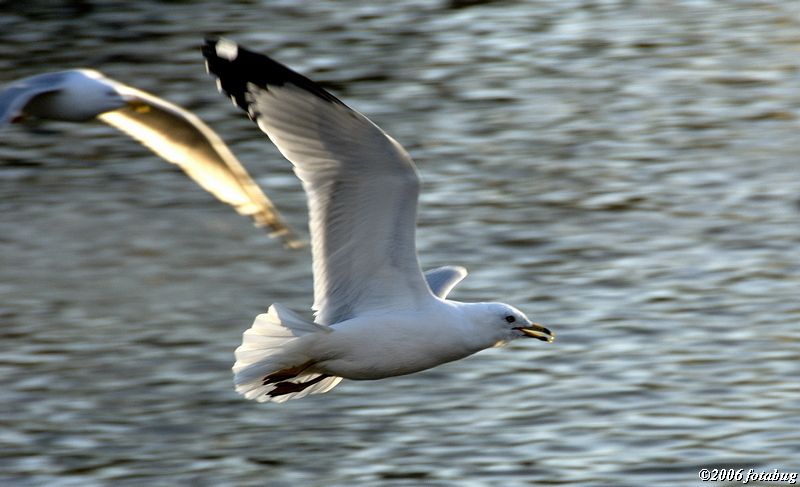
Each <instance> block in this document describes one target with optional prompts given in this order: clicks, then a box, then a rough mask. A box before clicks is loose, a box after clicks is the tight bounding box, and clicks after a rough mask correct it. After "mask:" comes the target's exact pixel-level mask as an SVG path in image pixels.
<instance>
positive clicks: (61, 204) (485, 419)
mask: <svg viewBox="0 0 800 487" xmlns="http://www.w3.org/2000/svg"><path fill="white" fill-rule="evenodd" d="M10 4H11V5H12V6H13V8H14V9H16V11H13V10H12V6H9V5H8V4H6V5H5V6H0V9H3V10H1V11H0V41H1V42H0V73H2V74H0V77H2V78H1V79H0V82H3V83H5V82H6V81H9V80H11V79H16V78H20V77H23V76H27V75H32V74H37V73H40V72H43V71H48V70H55V69H64V68H71V67H79V66H88V67H94V68H98V69H100V70H102V71H104V72H105V73H106V74H108V75H109V76H111V77H113V78H116V79H118V80H120V81H122V82H125V83H129V84H132V85H134V86H136V87H139V88H142V89H145V90H148V91H151V92H154V93H156V94H158V95H160V96H163V97H165V98H167V99H169V100H172V101H174V102H177V103H180V104H182V105H184V106H186V107H187V108H189V109H191V110H194V111H196V112H197V113H198V114H199V115H200V116H201V117H202V118H204V119H205V120H206V121H207V122H209V123H210V124H211V125H212V126H213V127H214V128H215V129H217V130H218V131H219V133H220V135H221V136H222V137H223V139H225V140H226V141H227V142H228V143H229V144H230V145H231V148H232V149H233V151H234V152H235V153H236V154H237V155H238V156H239V157H240V159H241V160H242V162H243V163H244V164H245V165H246V166H247V167H248V168H249V169H250V170H251V172H252V173H253V175H254V176H255V177H256V178H257V179H258V180H259V182H260V183H261V184H262V185H263V186H264V188H265V190H266V191H267V193H268V194H269V195H270V196H271V197H272V198H273V199H274V200H275V202H276V203H277V204H278V205H279V207H280V208H281V210H282V211H283V212H284V213H285V215H286V216H287V218H288V220H289V221H290V222H292V223H293V224H294V225H295V226H297V227H298V228H301V229H302V228H303V227H304V225H305V221H306V215H305V202H304V197H303V194H302V190H301V188H300V185H299V183H298V182H297V181H296V180H295V178H294V176H293V175H292V173H291V171H290V169H289V165H288V163H287V162H286V161H284V160H283V159H282V158H281V157H280V156H279V155H278V154H277V152H276V151H275V150H274V149H273V148H272V147H271V145H270V144H269V143H268V141H267V140H266V138H265V137H264V136H263V135H262V134H261V133H260V132H259V131H258V130H257V129H256V127H255V126H253V125H252V124H251V123H250V122H249V121H248V120H246V118H245V117H244V116H243V114H242V113H240V112H239V111H237V110H235V109H234V108H233V107H232V106H231V105H230V103H229V102H228V101H227V100H225V98H224V97H222V96H221V95H219V94H218V93H217V92H216V89H215V86H214V82H213V80H212V79H211V78H209V77H208V76H206V74H205V71H204V67H203V63H202V59H201V56H200V54H199V49H198V46H199V44H200V42H201V38H202V37H203V35H209V34H210V35H226V36H229V37H231V38H233V39H235V40H237V41H239V42H241V43H244V44H246V45H248V46H249V47H251V48H253V49H256V50H260V51H264V52H268V53H270V54H272V55H274V56H275V57H277V58H278V59H280V60H282V61H284V62H286V63H288V64H289V65H291V66H293V67H295V68H297V69H299V70H300V71H302V72H304V73H306V74H308V75H310V76H311V77H313V78H315V79H317V80H320V81H323V82H325V83H326V84H327V86H329V87H330V88H331V89H332V90H334V92H335V93H336V94H338V95H339V96H340V97H341V98H343V99H344V100H345V101H347V102H348V103H349V104H350V105H351V106H353V107H355V108H357V109H358V110H360V111H362V112H364V113H366V114H367V115H368V116H370V117H371V118H372V119H373V120H374V121H375V122H376V123H378V124H379V125H381V126H382V127H383V128H384V129H385V130H386V131H388V132H389V133H390V134H392V135H393V136H394V137H395V138H397V139H398V140H399V141H400V142H401V143H403V144H404V145H405V147H406V148H407V149H408V150H409V152H410V153H411V154H412V155H413V156H414V157H415V159H416V161H417V163H418V166H419V169H420V172H421V174H422V177H423V180H424V187H423V190H424V193H423V195H422V198H421V205H420V230H419V232H418V233H419V243H418V247H419V251H420V255H421V259H422V262H423V264H424V265H425V267H434V266H438V265H443V264H461V265H464V266H466V267H468V268H469V269H470V271H471V274H470V276H469V277H468V278H467V280H466V281H464V282H463V283H462V284H461V285H460V286H459V287H458V288H457V289H456V291H455V293H454V297H455V298H456V299H460V300H465V301H470V300H487V299H492V300H495V299H499V300H503V301H507V302H510V303H512V304H514V305H516V306H517V307H519V308H521V309H523V310H524V311H525V312H526V313H527V314H528V315H529V316H531V317H532V318H534V319H535V320H537V321H540V322H542V323H545V324H547V325H548V326H549V327H551V328H552V329H553V330H554V331H555V332H556V333H557V340H556V342H555V343H553V344H549V345H548V344H543V343H541V342H538V341H533V340H530V341H522V342H515V343H514V344H513V345H512V346H510V347H507V348H505V349H493V350H489V351H485V352H482V353H480V354H478V355H476V356H474V357H471V358H469V359H467V360H464V361H460V362H455V363H452V364H448V365H445V366H442V367H439V368H437V369H434V370H431V371H428V372H424V373H420V374H416V375H412V376H407V377H400V378H395V379H388V380H383V381H377V382H352V381H347V382H345V383H343V384H342V385H340V386H339V387H337V388H336V389H334V390H333V391H331V392H330V393H328V394H325V395H320V396H314V397H309V398H306V399H303V400H300V401H294V402H289V403H286V404H284V405H259V404H256V403H253V402H248V401H245V400H242V399H240V398H239V397H238V396H237V395H236V394H235V393H234V392H233V390H232V384H231V375H230V370H229V369H230V366H231V363H232V351H233V349H234V348H235V347H236V346H237V345H238V343H239V340H240V334H241V333H242V331H243V330H244V329H246V328H247V327H248V326H249V325H250V323H251V321H252V318H253V317H254V316H255V315H256V314H257V313H259V312H261V311H263V310H264V309H265V308H266V307H267V306H268V305H269V304H270V303H272V302H276V301H277V302H282V303H284V304H287V305H289V306H291V307H293V308H294V309H297V310H307V309H308V307H309V305H310V303H311V273H310V259H309V255H308V253H307V251H299V252H289V251H286V250H283V249H282V248H281V247H280V245H279V244H278V243H277V242H276V241H274V240H268V239H267V238H266V237H265V236H264V234H263V232H261V231H260V230H258V229H255V228H253V227H252V226H251V225H250V223H249V222H248V221H247V220H246V219H244V218H241V217H239V216H237V215H236V214H235V213H234V212H233V211H232V210H230V209H229V208H227V207H224V206H222V205H220V204H218V203H217V202H216V201H214V200H213V199H212V198H211V197H209V196H208V195H207V194H206V193H204V192H203V191H202V190H200V189H198V188H197V187H196V186H195V185H194V184H193V183H192V182H190V181H189V180H188V179H186V178H184V177H183V176H182V174H181V173H180V172H179V171H178V170H177V169H176V168H174V167H172V166H170V165H168V164H166V163H164V162H162V161H161V160H160V159H158V158H156V157H155V156H153V155H152V154H151V153H150V152H149V151H147V150H146V149H144V148H142V147H140V146H139V145H137V144H136V143H135V142H133V141H131V140H129V139H127V138H126V137H125V136H123V135H121V134H118V133H117V132H115V131H114V130H113V129H111V128H109V127H106V126H103V125H102V124H100V123H93V124H85V125H73V124H63V123H48V124H45V125H43V126H39V127H25V126H22V127H20V126H15V127H12V128H10V129H7V130H5V131H3V132H2V133H0V245H2V252H0V320H2V323H1V324H0V343H1V344H2V345H1V346H0V380H1V381H2V389H3V390H2V394H0V484H2V485H4V486H5V485H9V486H55V487H61V486H81V487H84V486H90V487H91V486H100V485H114V486H138V485H148V486H176V485H193V486H258V485H267V486H290V485H291V486H297V485H308V486H352V485H382V486H417V485H426V486H459V487H460V486H484V485H502V486H520V485H580V486H599V485H604V486H612V485H613V486H642V485H664V486H676V485H695V484H700V482H699V480H698V477H697V474H698V471H699V469H701V468H704V467H707V468H718V467H726V468H735V469H739V468H743V469H745V470H747V469H749V468H754V469H756V470H759V471H760V470H771V469H774V468H778V469H780V470H781V471H786V472H791V471H794V472H797V471H800V460H798V459H800V432H799V431H798V424H800V421H799V420H800V418H799V416H800V381H799V380H798V377H800V362H799V361H798V355H799V354H798V351H799V349H800V328H798V322H800V299H798V294H800V293H799V291H800V277H798V275H799V274H800V226H798V217H800V207H799V206H798V205H799V199H800V191H798V190H800V118H799V117H800V47H798V46H800V15H798V13H799V11H798V6H797V4H796V2H795V0H783V1H778V0H772V1H758V2H756V1H752V2H748V1H727V0H725V1H723V0H719V1H711V0H708V1H704V0H697V1H658V0H642V1H621V0H620V1H599V0H598V1H579V0H562V1H559V2H546V1H529V2H506V1H497V2H490V3H486V4H484V5H477V6H472V7H467V8H452V6H448V5H447V4H446V3H444V2H428V1H405V2H392V3H391V4H387V5H375V6H364V5H363V4H362V3H361V2H355V1H353V2H334V1H329V2H305V3H302V4H301V3H300V2H293V1H276V2H266V1H265V2H254V1H249V2H229V3H228V2H209V1H204V2H169V3H166V4H157V3H155V2H135V3H133V2H131V5H129V6H126V5H125V4H124V3H121V2H91V1H86V2H64V5H65V7H64V8H63V9H61V10H57V9H53V8H51V7H47V6H46V5H48V3H46V2H37V1H30V2H10ZM95 4H97V5H95ZM100 4H105V5H106V6H100ZM703 485H708V484H703ZM714 485H724V484H722V483H716V484H714ZM728 485H738V483H736V482H734V483H730V484H728ZM749 485H759V484H757V483H753V482H751V483H750V484H749ZM760 485H777V484H774V483H763V484H760Z"/></svg>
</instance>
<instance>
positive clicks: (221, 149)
mask: <svg viewBox="0 0 800 487" xmlns="http://www.w3.org/2000/svg"><path fill="white" fill-rule="evenodd" d="M26 116H33V117H36V118H41V119H52V120H62V121H68V122H85V121H88V120H91V119H94V118H95V117H97V118H99V119H100V120H102V121H103V122H105V123H107V124H109V125H111V126H113V127H116V128H117V129H119V130H121V131H122V132H124V133H126V134H128V135H129V136H131V137H133V138H134V139H136V140H138V141H139V142H141V143H142V144H143V145H145V146H146V147H148V148H149V149H150V150H152V151H153V152H155V153H156V154H157V155H159V156H161V157H162V158H164V159H165V160H167V161H169V162H171V163H174V164H177V165H178V166H179V167H180V168H181V169H183V171H184V172H185V173H186V174H187V175H188V176H189V177H190V178H192V179H194V180H195V182H196V183H197V184H199V185H200V186H201V187H202V188H203V189H205V190H206V191H208V192H209V193H211V194H213V195H214V196H215V197H217V198H218V199H219V200H221V201H222V202H224V203H227V204H229V205H231V206H233V208H234V209H235V210H236V211H237V212H238V213H239V214H240V215H245V216H248V217H250V218H252V219H253V221H254V222H255V224H256V225H258V226H263V227H266V228H267V229H269V231H270V232H271V235H273V236H275V237H279V238H280V239H281V241H282V242H283V243H284V245H285V246H287V247H290V248H295V247H299V246H301V242H300V240H299V239H298V238H297V236H296V235H295V234H294V232H293V231H292V230H291V228H289V226H288V225H287V224H286V223H285V222H284V221H283V219H282V218H281V216H280V214H279V213H278V211H277V210H276V209H275V207H274V206H273V204H272V202H270V200H269V199H268V198H267V196H266V195H265V194H264V192H263V191H261V188H260V187H259V186H258V185H257V184H256V183H255V181H253V179H252V178H251V177H250V175H249V174H248V173H247V171H246V170H245V169H244V167H243V166H242V165H241V163H240V162H239V161H238V160H237V159H236V156H234V155H233V153H232V152H231V151H230V149H229V148H228V146H227V145H225V142H223V141H222V139H221V138H220V137H219V135H217V134H216V132H214V131H213V130H211V128H210V127H209V126H208V125H206V124H205V123H204V122H203V121H202V120H200V119H199V118H198V117H197V116H195V115H194V114H193V113H191V112H189V111H187V110H184V109H183V108H181V107H179V106H177V105H175V104H173V103H170V102H168V101H166V100H163V99H161V98H158V97H157V96H154V95H151V94H150V93H146V92H144V91H141V90H138V89H136V88H133V87H131V86H128V85H125V84H123V83H120V82H118V81H114V80H112V79H110V78H107V77H106V76H104V75H103V74H101V73H99V72H97V71H94V70H91V69H74V70H69V71H58V72H53V73H44V74H40V75H37V76H31V77H29V78H24V79H20V80H17V81H15V82H13V83H11V84H10V85H8V86H7V87H6V88H5V89H3V90H2V91H0V129H2V128H3V127H4V126H6V125H8V124H10V123H13V122H16V121H19V120H21V119H23V118H25V117H26Z"/></svg>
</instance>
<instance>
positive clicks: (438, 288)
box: [425, 266, 467, 299]
mask: <svg viewBox="0 0 800 487" xmlns="http://www.w3.org/2000/svg"><path fill="white" fill-rule="evenodd" d="M465 277H467V270H466V269H465V268H463V267H461V266H444V267H437V268H436V269H431V270H429V271H426V272H425V280H426V281H427V282H428V287H429V288H431V292H432V293H433V294H435V295H437V296H439V297H440V298H442V299H444V298H446V297H447V295H448V294H450V291H452V290H453V288H454V287H456V284H458V283H459V282H461V280H462V279H464V278H465Z"/></svg>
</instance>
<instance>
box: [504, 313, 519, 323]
mask: <svg viewBox="0 0 800 487" xmlns="http://www.w3.org/2000/svg"><path fill="white" fill-rule="evenodd" d="M506 321H507V322H509V323H514V322H515V321H517V319H516V318H514V317H513V316H511V315H508V316H506Z"/></svg>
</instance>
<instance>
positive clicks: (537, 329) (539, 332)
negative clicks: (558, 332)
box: [514, 323, 556, 343]
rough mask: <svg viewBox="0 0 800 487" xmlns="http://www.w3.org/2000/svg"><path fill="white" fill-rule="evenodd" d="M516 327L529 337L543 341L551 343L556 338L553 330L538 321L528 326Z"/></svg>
mask: <svg viewBox="0 0 800 487" xmlns="http://www.w3.org/2000/svg"><path fill="white" fill-rule="evenodd" d="M514 329H515V330H519V331H521V332H522V333H524V334H525V336H527V337H531V338H535V339H537V340H541V341H543V342H548V343H550V342H552V341H553V340H555V339H556V336H555V335H554V334H553V332H552V331H550V330H548V329H547V328H545V327H543V326H542V325H539V324H537V323H531V324H529V325H528V326H518V327H516V328H514Z"/></svg>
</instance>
